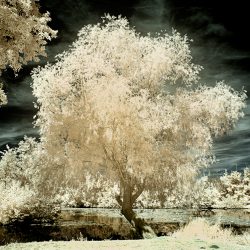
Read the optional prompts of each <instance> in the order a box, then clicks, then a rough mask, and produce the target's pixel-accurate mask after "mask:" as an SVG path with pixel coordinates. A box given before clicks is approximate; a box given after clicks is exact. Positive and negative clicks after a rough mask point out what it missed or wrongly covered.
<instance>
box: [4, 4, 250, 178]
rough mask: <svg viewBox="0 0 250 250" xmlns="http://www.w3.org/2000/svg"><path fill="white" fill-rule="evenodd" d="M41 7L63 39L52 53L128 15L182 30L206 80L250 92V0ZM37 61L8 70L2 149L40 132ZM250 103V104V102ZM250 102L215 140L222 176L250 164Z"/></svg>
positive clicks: (139, 26)
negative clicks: (33, 75)
mask: <svg viewBox="0 0 250 250" xmlns="http://www.w3.org/2000/svg"><path fill="white" fill-rule="evenodd" d="M40 5H41V11H45V10H48V11H49V12H50V13H51V17H52V22H51V23H50V26H51V27H52V28H54V29H57V30H58V38H57V39H54V40H53V41H52V42H51V43H49V45H48V46H47V53H48V57H47V58H45V59H42V61H41V62H40V64H41V65H44V63H46V62H47V61H50V62H52V63H53V61H54V56H55V55H56V54H58V53H61V52H62V51H63V50H66V49H67V48H68V46H69V45H70V44H71V43H72V42H73V41H74V40H75V39H76V36H77V32H78V30H79V29H80V28H81V27H83V26H84V25H85V24H89V23H96V22H98V21H100V17H101V16H103V14H104V13H110V14H112V15H119V14H121V15H122V16H126V17H127V18H128V19H129V21H130V23H131V25H132V26H135V28H136V30H138V31H140V32H142V34H143V33H146V32H152V33H153V32H156V31H160V30H167V31H171V29H172V28H175V29H177V30H178V31H179V32H181V34H187V35H188V37H189V38H191V39H193V40H194V41H193V42H192V44H191V49H192V54H193V57H194V62H196V63H199V64H201V65H202V66H204V68H205V69H204V70H203V71H202V73H201V76H202V81H204V82H205V83H207V84H214V83H215V82H216V81H220V80H223V79H224V80H225V81H226V82H227V83H228V84H230V85H231V86H233V87H234V88H236V89H237V90H239V89H241V88H242V87H243V86H245V89H247V90H249V91H250V49H249V44H250V41H249V35H248V33H249V24H250V22H249V16H250V14H249V10H248V8H247V1H242V0H238V1H225V0H220V1H218V0H217V1H215V0H185V1H184V0H183V1H180V0H117V1H112V0H89V1H88V0H40ZM34 66H36V64H34V63H31V64H29V65H28V66H24V67H23V70H21V72H20V73H19V75H18V77H14V75H13V72H12V71H11V70H7V71H6V72H5V73H4V74H3V76H2V79H1V80H2V81H3V82H4V84H5V90H6V91H7V93H8V99H9V103H8V105H7V106H4V107H1V108H0V149H2V150H3V149H4V148H5V145H6V144H9V145H12V146H13V145H16V144H17V143H18V141H20V140H21V139H22V138H23V135H24V134H26V135H31V136H37V131H36V129H34V128H33V125H32V121H33V116H34V115H35V112H36V111H35V109H34V108H33V102H34V101H35V100H34V98H33V97H32V94H31V88H30V87H29V85H30V82H31V79H30V77H29V73H30V71H31V70H32V68H33V67H34ZM248 104H249V102H248ZM249 110H250V105H248V108H247V109H246V118H245V119H243V120H241V121H240V123H239V125H238V126H237V128H236V129H235V130H234V131H233V132H232V133H231V134H229V135H228V136H226V137H224V138H222V139H220V140H218V141H217V142H216V144H215V154H216V156H217V158H218V160H220V162H218V163H217V164H215V165H214V168H212V170H211V171H212V172H213V173H214V174H218V173H219V174H221V172H222V171H223V169H224V168H228V169H235V168H238V169H241V168H243V167H245V166H246V165H248V164H249V163H250V111H249Z"/></svg>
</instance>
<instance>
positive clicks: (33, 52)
mask: <svg viewBox="0 0 250 250" xmlns="http://www.w3.org/2000/svg"><path fill="white" fill-rule="evenodd" d="M37 2H38V1H37V0H0V37H1V39H0V55H1V56H0V73H1V71H2V70H4V69H5V68H6V66H10V67H11V68H12V69H13V70H14V71H15V72H17V71H19V70H20V69H21V66H22V65H23V64H27V62H29V61H39V56H40V55H42V56H45V55H46V53H45V45H46V43H47V40H51V38H53V37H55V36H56V31H54V30H52V29H51V28H49V27H48V25H47V23H48V22H49V21H50V17H49V13H48V12H47V13H44V14H41V13H39V9H38V5H37Z"/></svg>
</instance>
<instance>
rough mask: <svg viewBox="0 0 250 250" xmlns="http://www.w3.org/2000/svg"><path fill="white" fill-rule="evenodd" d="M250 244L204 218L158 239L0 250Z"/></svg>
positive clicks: (27, 245) (80, 241) (243, 246)
mask: <svg viewBox="0 0 250 250" xmlns="http://www.w3.org/2000/svg"><path fill="white" fill-rule="evenodd" d="M249 244H250V235H249V234H244V235H241V236H234V235H233V234H232V232H231V231H230V230H222V229H220V227H219V226H217V225H212V226H211V225H209V224H208V223H207V222H206V221H205V220H204V219H197V220H194V221H192V222H190V223H189V224H188V225H187V226H185V227H184V228H182V229H180V230H179V231H177V232H175V233H174V234H173V235H172V236H169V237H158V238H153V239H144V240H133V241H131V240H126V241H122V240H121V241H109V240H106V241H84V240H83V239H81V238H78V240H77V241H68V242H65V241H64V242H60V241H59V242H52V241H50V242H33V243H22V244H16V243H14V244H10V245H7V246H3V247H0V249H1V250H14V249H18V250H19V249H20V250H26V249H27V250H28V249H37V250H39V249H46V250H47V249H49V250H50V249H51V250H52V249H62V250H63V249H65V250H66V249H72V250H73V249H77V250H78V249H120V250H123V249H124V250H130V249H150V250H151V249H152V250H154V249H155V250H160V249H172V250H174V249H176V250H177V249H183V250H185V249H187V250H189V249H194V250H195V249H213V248H219V249H224V250H228V249H232V250H240V249H242V250H247V249H248V247H249Z"/></svg>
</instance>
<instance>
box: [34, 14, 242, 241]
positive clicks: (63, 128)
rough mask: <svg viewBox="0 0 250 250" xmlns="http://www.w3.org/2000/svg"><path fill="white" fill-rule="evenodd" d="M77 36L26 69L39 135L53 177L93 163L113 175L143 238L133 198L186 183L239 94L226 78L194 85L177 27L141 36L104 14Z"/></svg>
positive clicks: (238, 112)
mask: <svg viewBox="0 0 250 250" xmlns="http://www.w3.org/2000/svg"><path fill="white" fill-rule="evenodd" d="M78 36H79V38H78V40H77V41H76V42H75V43H74V44H73V46H72V48H71V49H70V50H69V51H68V52H65V53H63V54H62V55H59V56H58V57H57V58H58V62H57V63H56V64H55V65H53V66H52V65H47V66H45V67H44V68H38V69H36V70H35V71H34V73H33V76H32V77H33V89H34V94H35V96H36V97H37V100H38V105H39V112H38V119H37V121H36V124H37V125H38V126H39V128H40V133H41V141H42V143H43V144H44V148H45V150H46V152H47V158H48V159H50V160H51V165H52V166H53V169H55V168H57V170H56V171H57V175H56V176H58V173H60V172H61V173H63V174H64V176H65V178H66V179H67V178H68V180H69V179H70V178H71V181H73V182H75V181H76V180H77V179H79V178H80V173H84V172H86V171H92V172H98V171H99V172H100V173H102V174H103V175H106V176H107V177H109V178H111V179H112V180H113V181H115V182H118V183H119V187H120V192H119V193H118V194H117V195H116V200H117V202H118V203H119V205H120V206H121V212H122V214H123V215H124V216H125V217H126V219H127V220H128V221H129V222H130V223H131V225H133V227H134V228H135V229H136V232H137V234H138V236H139V237H143V233H144V232H145V231H146V223H145V222H144V221H143V220H141V219H140V218H137V216H136V214H135V212H134V211H133V205H134V203H135V201H136V200H137V198H138V197H139V196H140V195H141V193H142V192H143V191H144V190H147V189H157V188H158V189H159V188H164V187H165V188H169V191H171V189H173V187H174V186H176V185H185V183H186V182H189V181H190V180H191V179H192V178H193V177H194V176H195V175H196V173H197V171H198V169H199V168H200V167H205V166H208V165H209V163H211V161H212V160H213V157H212V152H211V149H212V142H213V138H214V137H216V136H219V135H222V134H224V133H225V132H227V131H228V130H229V129H230V128H231V127H233V126H234V125H235V123H236V122H237V120H238V119H239V118H240V117H241V116H243V113H242V108H243V107H244V106H245V104H244V100H245V98H246V95H245V93H244V92H242V93H238V92H236V91H234V90H233V89H232V88H231V87H229V86H226V85H225V84H224V83H218V84H217V85H216V86H215V87H207V86H202V85H199V86H196V84H197V81H198V79H199V77H198V73H199V71H200V67H199V66H197V65H194V64H193V63H192V62H191V59H192V57H191V55H190V50H189V45H188V39H187V38H186V37H182V36H181V35H180V34H179V33H177V32H175V31H174V32H173V34H172V35H169V34H159V35H156V36H155V37H153V36H150V35H147V36H141V35H140V34H138V33H136V32H135V30H134V29H132V28H130V27H129V25H128V22H127V20H126V19H123V18H120V17H119V18H115V17H110V16H107V17H106V18H104V19H103V24H97V25H88V26H86V27H84V28H83V29H82V30H81V31H80V32H79V34H78ZM50 171H51V167H49V166H48V172H50ZM50 176H51V175H50ZM60 176H62V175H60ZM51 181H52V182H53V183H55V181H54V180H53V179H51ZM83 185H84V184H83Z"/></svg>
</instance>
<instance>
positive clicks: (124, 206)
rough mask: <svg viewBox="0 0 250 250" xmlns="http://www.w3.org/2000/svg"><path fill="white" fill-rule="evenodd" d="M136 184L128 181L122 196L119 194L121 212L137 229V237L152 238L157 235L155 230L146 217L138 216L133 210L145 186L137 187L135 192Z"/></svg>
mask: <svg viewBox="0 0 250 250" xmlns="http://www.w3.org/2000/svg"><path fill="white" fill-rule="evenodd" d="M133 191H134V185H131V184H130V183H127V185H125V186H124V187H123V189H122V198H121V196H117V197H116V199H117V201H118V203H119V204H120V206H121V213H122V214H123V215H124V217H125V218H126V219H127V220H128V222H129V223H130V224H131V225H132V226H133V228H134V230H135V236H134V237H135V238H137V239H143V238H149V237H150V238H152V237H155V233H154V231H153V230H152V229H151V227H150V226H149V225H148V224H147V223H146V221H145V220H144V219H141V218H138V217H137V214H136V213H135V212H134V211H133V204H134V202H135V201H136V199H137V198H138V197H139V195H140V194H141V193H142V191H143V188H137V192H136V193H133Z"/></svg>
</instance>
